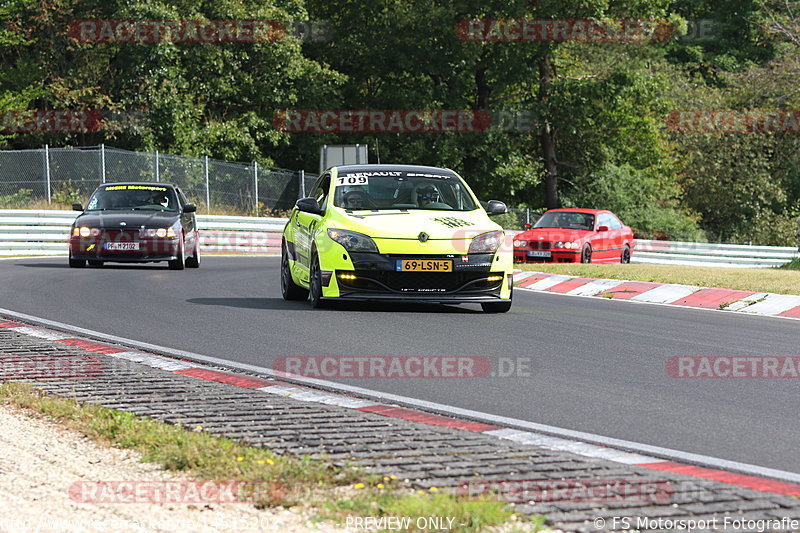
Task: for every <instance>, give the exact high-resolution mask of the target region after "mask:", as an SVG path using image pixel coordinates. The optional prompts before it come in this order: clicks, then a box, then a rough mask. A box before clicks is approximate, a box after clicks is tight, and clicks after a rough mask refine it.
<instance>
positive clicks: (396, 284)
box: [339, 270, 502, 293]
mask: <svg viewBox="0 0 800 533" xmlns="http://www.w3.org/2000/svg"><path fill="white" fill-rule="evenodd" d="M353 274H355V276H356V279H345V278H339V283H340V285H342V286H343V287H347V288H352V289H356V290H366V291H381V292H386V289H387V288H388V289H389V290H391V291H394V292H401V293H409V292H424V293H448V292H453V291H456V290H458V289H461V288H462V287H464V291H465V292H469V291H487V290H491V289H494V288H496V287H497V286H499V285H500V284H501V282H502V280H500V281H491V282H487V281H485V280H486V278H487V276H489V275H490V274H489V272H397V271H386V270H383V271H381V270H356V271H355V272H353ZM471 282H473V283H471ZM465 285H466V287H465Z"/></svg>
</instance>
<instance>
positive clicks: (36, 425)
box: [0, 405, 344, 533]
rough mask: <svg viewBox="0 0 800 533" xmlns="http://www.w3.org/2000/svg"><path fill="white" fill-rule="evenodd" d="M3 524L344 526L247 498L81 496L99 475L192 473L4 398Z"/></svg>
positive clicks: (25, 527) (88, 528)
mask: <svg viewBox="0 0 800 533" xmlns="http://www.w3.org/2000/svg"><path fill="white" fill-rule="evenodd" d="M0 429H1V430H0V509H2V510H3V511H2V518H0V531H2V532H13V533H20V532H28V531H31V532H33V531H36V532H47V533H49V532H58V533H62V532H70V533H71V532H75V533H83V532H98V533H106V532H108V531H126V532H128V531H131V532H140V531H141V532H151V531H175V532H178V531H200V532H209V533H212V532H216V531H286V532H293V533H310V532H321V531H326V532H327V531H344V530H342V529H338V528H336V527H335V526H334V525H333V524H329V523H328V524H312V523H310V522H309V520H308V518H307V517H305V516H303V515H302V514H300V513H299V512H297V511H296V510H293V509H292V510H288V509H268V510H266V511H258V510H256V509H255V507H253V506H252V505H248V504H246V503H220V504H217V503H207V502H204V503H202V504H199V505H198V504H188V503H169V504H157V503H135V504H124V503H123V504H108V503H104V502H102V501H101V502H82V501H76V498H73V494H72V493H70V490H69V489H70V487H73V486H75V484H76V483H87V484H92V483H95V482H96V481H97V480H115V481H118V482H125V481H129V482H131V483H138V484H144V483H148V482H150V483H153V484H155V485H158V484H162V483H171V484H172V485H173V486H176V485H177V486H181V485H184V484H185V483H186V482H187V481H188V478H186V477H183V476H179V475H176V474H173V473H170V472H166V471H164V470H162V469H160V468H159V467H157V466H155V465H153V464H149V463H143V462H140V459H141V457H140V455H139V454H138V453H136V452H132V451H130V450H121V449H117V448H109V447H104V446H101V445H99V444H96V443H94V442H92V441H91V440H90V439H88V438H87V437H85V436H83V435H81V434H79V433H78V432H75V431H71V430H68V429H65V428H64V427H62V426H60V425H58V424H57V423H55V422H52V421H50V420H48V419H46V418H45V417H42V416H38V415H35V414H33V413H30V412H27V411H25V410H21V409H18V408H13V407H10V406H7V405H0Z"/></svg>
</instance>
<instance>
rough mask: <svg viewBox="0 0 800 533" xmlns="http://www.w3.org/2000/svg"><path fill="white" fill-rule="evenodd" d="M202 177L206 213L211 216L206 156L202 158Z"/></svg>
mask: <svg viewBox="0 0 800 533" xmlns="http://www.w3.org/2000/svg"><path fill="white" fill-rule="evenodd" d="M203 176H204V177H205V179H206V213H208V214H209V215H210V214H211V195H210V193H209V191H208V156H204V157H203Z"/></svg>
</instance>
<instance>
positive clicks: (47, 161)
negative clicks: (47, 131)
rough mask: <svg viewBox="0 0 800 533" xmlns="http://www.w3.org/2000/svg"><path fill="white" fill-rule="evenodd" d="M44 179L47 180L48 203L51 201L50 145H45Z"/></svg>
mask: <svg viewBox="0 0 800 533" xmlns="http://www.w3.org/2000/svg"><path fill="white" fill-rule="evenodd" d="M44 179H45V181H46V182H47V203H48V204H49V203H50V147H49V146H47V145H46V144H45V145H44Z"/></svg>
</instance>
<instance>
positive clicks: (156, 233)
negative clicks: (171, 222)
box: [142, 228, 175, 239]
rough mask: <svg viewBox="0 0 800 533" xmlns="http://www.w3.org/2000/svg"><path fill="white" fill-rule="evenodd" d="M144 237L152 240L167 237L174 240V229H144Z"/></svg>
mask: <svg viewBox="0 0 800 533" xmlns="http://www.w3.org/2000/svg"><path fill="white" fill-rule="evenodd" d="M142 233H143V235H144V236H145V237H149V238H151V239H152V238H153V237H158V238H160V239H163V238H165V237H168V238H170V239H172V238H175V228H148V229H145V230H144V231H143V232H142Z"/></svg>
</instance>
